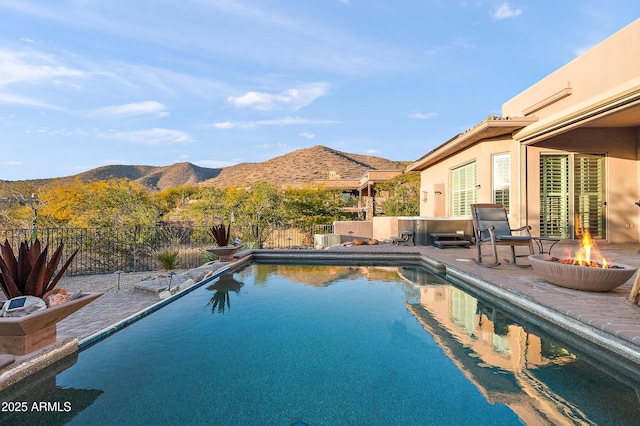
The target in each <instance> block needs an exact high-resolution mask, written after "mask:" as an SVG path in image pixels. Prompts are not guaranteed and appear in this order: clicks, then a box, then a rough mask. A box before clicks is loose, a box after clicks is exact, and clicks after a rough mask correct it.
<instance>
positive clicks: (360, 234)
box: [333, 220, 373, 238]
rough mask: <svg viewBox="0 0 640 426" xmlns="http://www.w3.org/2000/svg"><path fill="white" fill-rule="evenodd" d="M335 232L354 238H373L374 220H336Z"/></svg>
mask: <svg viewBox="0 0 640 426" xmlns="http://www.w3.org/2000/svg"><path fill="white" fill-rule="evenodd" d="M349 232H351V233H349ZM333 233H334V234H339V235H346V236H351V237H353V238H373V222H371V221H369V220H366V221H364V220H363V221H356V220H353V221H351V220H349V221H344V220H343V221H336V222H333Z"/></svg>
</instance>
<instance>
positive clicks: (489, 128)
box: [407, 117, 538, 172]
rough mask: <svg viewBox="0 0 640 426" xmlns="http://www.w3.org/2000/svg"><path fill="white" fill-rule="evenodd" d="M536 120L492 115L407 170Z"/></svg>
mask: <svg viewBox="0 0 640 426" xmlns="http://www.w3.org/2000/svg"><path fill="white" fill-rule="evenodd" d="M536 121H538V119H537V118H536V117H492V118H487V119H486V120H483V121H481V122H480V123H478V124H476V125H475V126H473V127H472V128H470V129H469V130H467V131H465V132H463V133H460V134H458V135H456V136H454V137H453V138H451V139H449V140H448V141H446V142H445V143H443V144H442V145H440V146H439V147H437V148H436V149H434V150H433V151H431V152H429V153H427V154H426V155H424V156H423V157H422V158H420V159H418V161H416V162H414V163H413V164H410V165H409V167H407V171H409V172H410V171H420V170H424V169H426V168H427V167H429V166H431V165H432V164H435V163H437V162H439V161H441V160H443V159H445V158H447V157H450V156H451V155H453V154H455V153H457V152H460V151H462V150H463V149H466V148H468V147H470V146H471V145H474V144H476V143H478V142H480V141H482V140H485V139H491V138H496V137H499V136H505V135H512V134H513V133H514V132H516V131H518V130H520V129H522V128H523V127H525V126H528V125H529V124H532V123H535V122H536Z"/></svg>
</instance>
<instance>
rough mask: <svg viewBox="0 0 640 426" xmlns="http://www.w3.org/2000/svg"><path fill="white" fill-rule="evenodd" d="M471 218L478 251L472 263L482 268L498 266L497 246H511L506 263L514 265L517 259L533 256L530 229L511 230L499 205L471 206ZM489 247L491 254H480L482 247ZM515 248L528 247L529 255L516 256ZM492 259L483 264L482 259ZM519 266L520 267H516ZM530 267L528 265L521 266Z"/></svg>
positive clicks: (527, 227) (504, 210)
mask: <svg viewBox="0 0 640 426" xmlns="http://www.w3.org/2000/svg"><path fill="white" fill-rule="evenodd" d="M471 217H472V219H473V230H474V234H475V237H476V247H477V249H478V259H477V260H475V259H474V261H475V262H476V263H477V264H479V265H482V266H487V267H493V266H498V265H499V264H500V262H499V261H498V246H511V257H512V260H511V261H509V260H507V259H505V261H506V262H507V263H513V264H516V258H517V257H525V256H529V255H530V254H533V238H532V237H531V232H530V230H531V227H530V226H523V227H521V228H517V229H511V226H510V225H509V219H508V218H507V210H506V209H505V208H504V206H503V205H500V204H471ZM513 232H521V233H522V234H521V235H514V234H513ZM486 245H490V246H491V253H488V254H482V247H483V246H486ZM516 246H527V247H529V253H527V254H520V255H516V249H515V247H516ZM487 256H490V257H492V258H493V262H492V263H484V262H483V261H482V258H483V257H487ZM518 266H520V265H518ZM522 266H530V265H522Z"/></svg>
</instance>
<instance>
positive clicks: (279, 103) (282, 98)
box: [227, 83, 329, 111]
mask: <svg viewBox="0 0 640 426" xmlns="http://www.w3.org/2000/svg"><path fill="white" fill-rule="evenodd" d="M328 91H329V84H328V83H311V84H308V85H306V86H302V87H299V88H294V89H288V90H285V91H282V92H280V93H274V94H272V93H264V92H247V93H245V94H244V95H242V96H229V97H228V98H227V101H228V102H229V103H230V104H231V105H233V106H234V107H236V108H253V109H257V110H260V111H272V110H276V109H282V108H286V109H289V110H291V111H297V110H299V109H300V108H303V107H305V106H307V105H309V104H310V103H312V102H313V101H315V100H316V99H317V98H319V97H321V96H324V95H326V94H327V92H328Z"/></svg>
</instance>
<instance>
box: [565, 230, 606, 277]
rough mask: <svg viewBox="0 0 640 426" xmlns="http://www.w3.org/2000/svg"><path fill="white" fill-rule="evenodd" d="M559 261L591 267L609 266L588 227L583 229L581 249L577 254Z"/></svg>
mask: <svg viewBox="0 0 640 426" xmlns="http://www.w3.org/2000/svg"><path fill="white" fill-rule="evenodd" d="M594 258H595V259H598V261H596V260H594ZM558 262H560V263H567V264H571V265H578V266H588V267H590V268H603V269H606V268H609V265H608V264H607V261H606V259H605V258H604V257H602V255H601V254H600V251H599V250H598V248H597V247H596V243H595V242H594V241H593V239H591V234H589V231H588V230H587V229H584V230H583V231H582V241H581V242H580V249H579V250H578V251H577V252H576V255H575V256H574V257H573V258H569V259H561V260H559V261H558Z"/></svg>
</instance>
